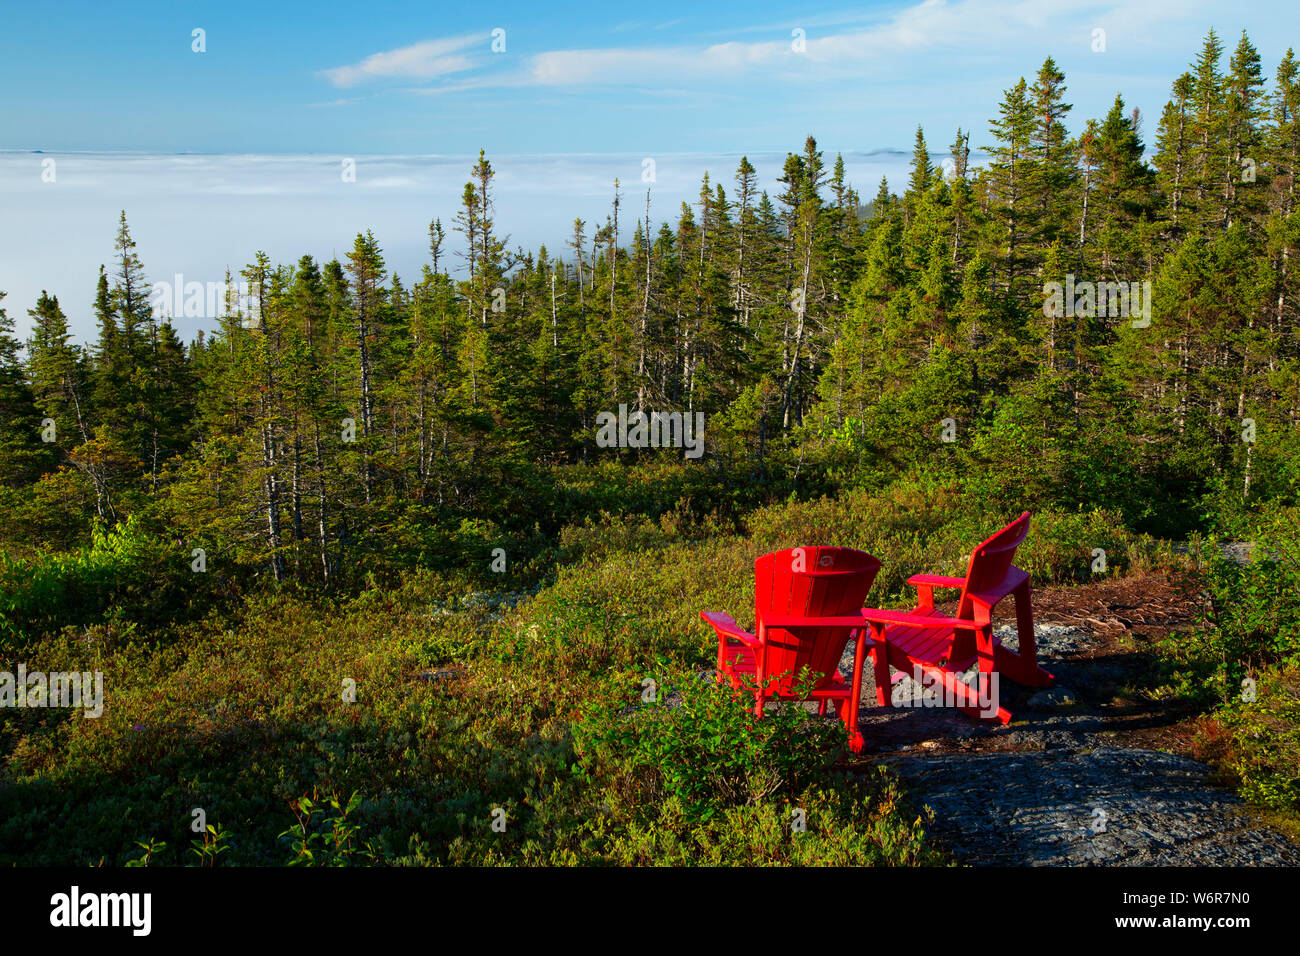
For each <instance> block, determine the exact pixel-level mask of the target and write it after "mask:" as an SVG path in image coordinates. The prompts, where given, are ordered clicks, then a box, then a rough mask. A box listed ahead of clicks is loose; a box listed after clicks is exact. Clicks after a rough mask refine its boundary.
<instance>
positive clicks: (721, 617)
mask: <svg viewBox="0 0 1300 956" xmlns="http://www.w3.org/2000/svg"><path fill="white" fill-rule="evenodd" d="M700 617H702V618H703V619H704V620H706V621H708V622H709V623H710V624H712V625H713V629H714V630H715V631H717V632H718V636H719V637H734V638H735V639H736V640H738V641H740V642H741V643H743V644H748V645H749V646H750V647H758V646H759V645H760V641H759V640H758V638H756V637H755V636H754V635H753V634H750V633H749V631H745V630H742V629H741V627H740V625H739V624H737V623H736V622H735V620H734V619H733V618H732V616H731V615H730V614H723V613H722V612H721V611H701V612H700Z"/></svg>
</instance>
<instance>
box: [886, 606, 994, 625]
mask: <svg viewBox="0 0 1300 956" xmlns="http://www.w3.org/2000/svg"><path fill="white" fill-rule="evenodd" d="M862 613H863V614H864V615H865V616H866V618H867V620H868V621H870V622H871V623H872V624H902V625H904V626H906V627H924V628H928V629H930V630H938V629H939V628H946V627H958V626H963V625H965V626H968V627H979V626H980V625H978V624H976V623H975V622H974V621H967V620H964V619H963V618H959V617H927V616H925V615H922V614H908V613H907V612H906V611H887V610H883V609H881V608H875V607H868V608H863V609H862Z"/></svg>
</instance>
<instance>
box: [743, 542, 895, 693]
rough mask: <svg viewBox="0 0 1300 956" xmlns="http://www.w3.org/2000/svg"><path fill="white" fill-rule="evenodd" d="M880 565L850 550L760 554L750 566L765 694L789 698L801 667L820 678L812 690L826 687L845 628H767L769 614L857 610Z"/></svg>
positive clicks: (841, 650) (846, 633)
mask: <svg viewBox="0 0 1300 956" xmlns="http://www.w3.org/2000/svg"><path fill="white" fill-rule="evenodd" d="M879 570H880V561H879V560H877V559H876V558H874V557H872V556H871V555H870V554H867V553H866V552H865V551H855V550H854V549H852V548H827V547H820V546H815V547H806V548H788V549H786V550H785V551H776V552H774V553H772V554H765V555H763V556H762V557H761V558H759V559H758V560H757V561H755V562H754V629H755V631H756V632H757V633H758V634H759V635H760V636H761V637H762V639H763V641H764V642H765V645H766V654H767V667H766V670H767V675H768V677H769V679H771V678H777V679H776V680H775V681H772V682H770V683H769V684H768V693H772V694H781V695H789V694H791V693H792V692H793V690H794V685H795V682H796V680H797V676H798V674H799V672H800V671H801V670H802V669H803V668H804V667H807V668H809V670H811V671H813V672H814V673H816V674H820V675H822V676H821V678H820V679H819V680H818V682H817V687H819V688H821V687H825V686H826V685H828V684H829V683H830V682H831V680H832V678H833V675H834V674H835V670H836V668H837V667H838V666H839V663H840V658H841V657H842V656H843V655H844V646H845V645H846V644H847V643H848V640H849V629H848V628H844V627H818V628H800V629H799V630H798V631H797V632H796V631H789V630H785V629H783V628H768V627H767V626H766V625H765V624H764V623H763V622H764V619H765V618H766V617H767V616H769V615H776V614H780V615H790V616H794V617H830V616H835V615H843V614H853V613H854V612H856V611H858V610H860V609H861V608H862V606H863V603H864V602H865V600H866V597H867V592H868V591H869V590H871V585H872V582H874V581H875V579H876V572H878V571H879Z"/></svg>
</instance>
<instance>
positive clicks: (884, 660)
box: [871, 644, 893, 707]
mask: <svg viewBox="0 0 1300 956" xmlns="http://www.w3.org/2000/svg"><path fill="white" fill-rule="evenodd" d="M871 660H872V664H873V667H874V669H875V672H876V704H877V705H878V706H880V707H889V706H891V705H892V703H893V701H892V699H891V697H890V691H891V690H892V689H893V684H892V683H890V679H889V645H887V644H877V645H876V646H875V647H873V648H872V649H871Z"/></svg>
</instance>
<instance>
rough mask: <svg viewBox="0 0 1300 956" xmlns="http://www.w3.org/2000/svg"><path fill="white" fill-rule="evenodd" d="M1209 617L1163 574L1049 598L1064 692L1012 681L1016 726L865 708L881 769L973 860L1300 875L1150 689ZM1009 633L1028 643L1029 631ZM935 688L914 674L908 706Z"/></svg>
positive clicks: (1279, 840) (902, 686)
mask: <svg viewBox="0 0 1300 956" xmlns="http://www.w3.org/2000/svg"><path fill="white" fill-rule="evenodd" d="M1008 603H1009V602H1008ZM1200 607H1201V597H1200V595H1199V594H1198V593H1197V592H1196V591H1195V589H1194V588H1193V587H1191V586H1190V585H1187V584H1185V583H1180V582H1178V581H1174V580H1171V579H1170V578H1168V577H1166V576H1164V575H1160V574H1147V575H1140V576H1135V577H1130V578H1125V579H1121V580H1118V581H1107V582H1104V583H1100V584H1095V585H1086V586H1083V587H1076V588H1055V589H1045V590H1043V591H1040V592H1037V593H1036V594H1035V599H1034V612H1035V618H1036V626H1035V629H1034V630H1035V635H1036V639H1037V642H1038V659H1039V662H1040V663H1041V664H1043V666H1045V667H1046V668H1047V669H1048V670H1049V671H1051V672H1052V673H1053V674H1054V675H1055V676H1056V685H1055V686H1054V687H1053V688H1052V689H1051V690H1050V691H1035V690H1032V689H1029V688H1021V687H1018V686H1016V685H1014V684H1010V683H1009V682H1003V684H1002V686H1001V688H1000V690H1001V695H1002V700H1003V702H1004V703H1005V704H1006V705H1007V706H1008V707H1009V708H1010V709H1011V711H1012V713H1013V714H1014V716H1015V719H1014V720H1013V721H1012V723H1011V724H1009V725H1007V726H1005V727H1003V726H998V725H995V724H992V725H991V724H988V723H977V722H976V721H973V720H971V719H969V718H967V717H965V716H964V715H962V714H960V713H956V712H953V711H951V710H946V709H943V708H936V707H925V706H895V707H893V708H881V707H870V708H868V707H865V706H864V710H863V714H862V731H863V734H864V736H865V737H866V740H867V751H866V754H865V756H866V759H868V760H870V761H879V762H884V763H887V764H888V765H890V766H892V767H893V768H894V769H895V770H897V771H898V772H899V773H900V774H901V775H902V776H903V778H904V779H905V780H906V781H907V783H908V785H909V787H910V789H911V792H912V795H913V798H914V799H915V800H916V801H917V802H919V803H923V804H926V805H928V806H929V807H931V808H932V809H933V810H934V811H935V816H934V821H933V823H932V825H931V831H932V833H933V834H934V835H935V836H936V837H938V838H939V839H941V840H942V841H943V842H945V843H946V844H947V845H949V846H950V847H951V848H952V850H953V853H954V855H955V856H956V858H957V859H958V860H959V861H961V862H963V863H968V864H974V865H1044V864H1046V865H1067V866H1080V865H1120V866H1128V865H1166V866H1191V865H1197V866H1204V865H1211V866H1234V865H1236V866H1240V865H1261V864H1262V865H1292V866H1294V865H1300V847H1297V846H1296V845H1295V844H1293V843H1291V842H1289V841H1288V840H1287V839H1286V838H1285V837H1284V836H1283V835H1282V834H1281V833H1279V832H1278V831H1277V830H1275V829H1273V828H1271V827H1268V826H1266V825H1263V824H1261V823H1259V822H1258V821H1257V820H1255V819H1254V817H1253V815H1252V813H1251V811H1250V809H1249V808H1248V807H1246V805H1245V804H1243V803H1242V801H1241V800H1240V799H1239V798H1238V797H1237V796H1236V795H1235V794H1234V793H1233V792H1232V791H1231V790H1229V789H1225V788H1223V787H1220V786H1216V785H1215V783H1214V781H1213V779H1212V774H1211V769H1210V768H1209V767H1208V766H1207V765H1205V764H1204V763H1201V762H1198V761H1197V760H1194V759H1192V757H1191V753H1192V744H1193V737H1194V730H1193V724H1194V715H1193V714H1191V713H1190V712H1189V711H1188V710H1187V709H1186V707H1185V706H1182V705H1180V704H1179V703H1178V702H1167V703H1155V702H1153V701H1151V700H1149V699H1146V698H1145V697H1144V696H1143V695H1142V694H1141V692H1140V687H1141V686H1142V685H1143V684H1144V683H1145V682H1146V680H1147V678H1148V675H1149V674H1150V672H1151V669H1152V667H1153V663H1154V661H1153V654H1152V645H1153V642H1154V641H1155V640H1156V639H1158V638H1160V637H1163V636H1164V635H1165V634H1168V633H1170V632H1171V631H1173V630H1175V629H1185V628H1190V627H1192V626H1194V625H1195V624H1196V622H1197V620H1198V618H1199V615H1200ZM946 610H948V611H950V612H951V611H953V610H954V608H952V607H949V608H946ZM999 623H1001V622H999ZM1000 633H1001V634H1002V635H1003V637H1004V640H1005V641H1006V643H1007V645H1008V646H1009V647H1012V648H1014V647H1015V636H1014V630H1013V629H1012V628H1011V627H1006V626H1004V629H1003V630H1001V631H1000ZM868 670H869V669H868ZM865 678H866V683H867V684H868V686H867V687H866V688H865V690H864V699H865V700H867V701H872V702H874V700H875V686H874V683H873V682H872V681H871V675H870V673H868V674H866V675H865ZM920 694H921V689H920V688H919V687H918V686H917V685H916V684H914V683H913V682H912V681H911V680H910V679H907V678H904V679H903V680H901V681H899V682H898V683H896V684H895V685H894V687H893V695H894V700H895V701H896V702H905V701H912V702H913V704H915V702H916V701H917V699H918V697H919V695H920Z"/></svg>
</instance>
